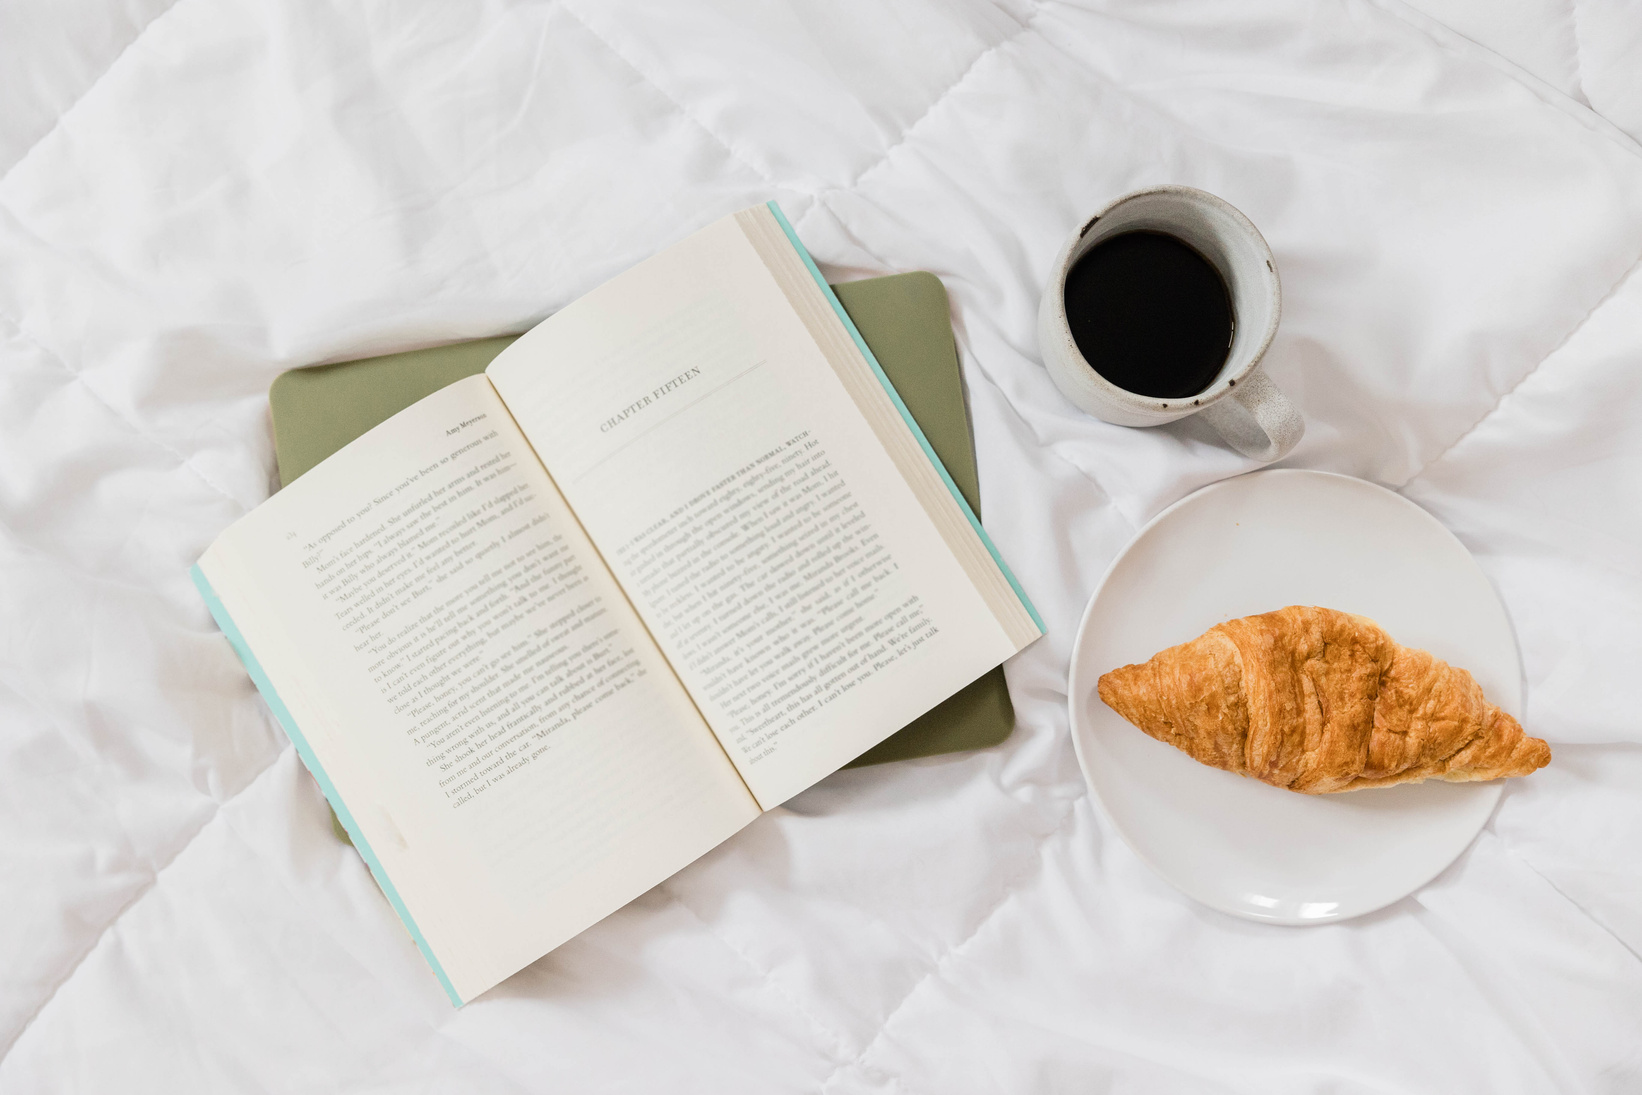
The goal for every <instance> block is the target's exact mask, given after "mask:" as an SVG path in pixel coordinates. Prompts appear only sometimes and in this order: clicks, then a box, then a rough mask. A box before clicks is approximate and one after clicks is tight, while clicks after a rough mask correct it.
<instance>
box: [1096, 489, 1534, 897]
mask: <svg viewBox="0 0 1642 1095" xmlns="http://www.w3.org/2000/svg"><path fill="white" fill-rule="evenodd" d="M1268 476H1280V477H1284V478H1289V477H1303V478H1322V479H1334V480H1344V481H1346V482H1349V483H1352V484H1354V485H1355V487H1356V488H1361V487H1367V488H1369V489H1370V490H1372V491H1376V492H1378V493H1380V494H1383V495H1387V496H1389V497H1391V498H1393V499H1395V500H1396V501H1397V502H1398V503H1400V504H1402V505H1403V506H1405V507H1408V508H1411V509H1413V510H1414V511H1415V512H1416V513H1418V514H1419V515H1420V516H1421V517H1423V518H1425V520H1426V521H1428V522H1430V523H1431V524H1434V525H1435V526H1436V527H1437V528H1439V529H1441V530H1442V532H1443V534H1444V535H1446V536H1447V537H1448V538H1449V539H1451V540H1452V541H1453V542H1454V543H1455V544H1456V545H1458V546H1459V547H1460V548H1461V550H1463V551H1464V552H1465V555H1466V557H1467V558H1468V559H1470V560H1471V563H1472V565H1473V566H1477V565H1478V564H1477V562H1476V557H1475V556H1474V555H1472V554H1471V549H1470V548H1467V547H1466V546H1465V544H1464V542H1462V541H1461V540H1460V538H1459V537H1458V536H1456V535H1454V532H1453V530H1452V529H1450V528H1449V527H1448V526H1447V525H1445V524H1443V523H1442V522H1441V521H1439V520H1438V519H1437V518H1436V516H1435V515H1434V514H1432V513H1431V512H1430V511H1428V510H1426V509H1425V508H1424V507H1423V506H1421V505H1420V504H1419V503H1417V502H1414V501H1412V500H1411V499H1408V498H1405V497H1403V496H1402V495H1401V494H1398V493H1397V492H1396V491H1394V490H1391V489H1390V488H1388V487H1384V486H1381V485H1380V484H1378V483H1375V482H1372V481H1370V480H1367V479H1362V478H1359V477H1358V476H1355V475H1346V474H1343V473H1341V472H1334V471H1323V470H1321V469H1316V468H1256V469H1254V470H1253V471H1248V472H1243V473H1241V474H1239V475H1230V476H1227V477H1226V478H1224V479H1217V480H1215V481H1214V482H1212V483H1206V484H1204V485H1203V486H1201V487H1198V488H1197V489H1196V490H1192V491H1188V492H1187V493H1186V494H1184V495H1182V496H1181V497H1179V498H1177V499H1175V501H1173V502H1171V503H1170V504H1169V505H1167V506H1165V507H1164V508H1163V509H1161V510H1159V511H1158V512H1157V513H1156V514H1154V515H1153V516H1152V518H1151V520H1149V521H1147V522H1146V523H1145V524H1144V525H1142V526H1141V527H1140V528H1139V529H1137V530H1136V531H1135V534H1134V535H1133V536H1131V537H1130V538H1129V542H1128V543H1127V544H1124V545H1123V547H1122V549H1121V550H1119V551H1118V553H1117V554H1116V555H1114V556H1113V557H1112V561H1111V562H1110V563H1108V564H1107V566H1106V569H1105V571H1104V572H1102V574H1101V576H1100V581H1098V582H1096V583H1095V588H1094V590H1093V591H1092V592H1091V593H1090V594H1089V601H1088V603H1087V604H1085V605H1084V608H1083V613H1082V615H1081V616H1079V618H1078V628H1077V633H1076V634H1075V635H1074V636H1073V639H1072V653H1071V660H1070V665H1069V666H1068V669H1067V682H1066V683H1067V687H1066V715H1067V730H1068V733H1069V734H1070V736H1071V738H1072V752H1073V754H1074V755H1075V756H1076V757H1077V761H1078V771H1079V773H1080V774H1081V775H1082V776H1083V785H1084V788H1085V790H1087V791H1088V793H1089V798H1090V799H1091V800H1092V801H1093V803H1094V806H1095V809H1096V810H1097V811H1098V812H1099V814H1100V817H1101V818H1102V820H1104V821H1106V822H1107V823H1108V824H1109V825H1111V827H1112V829H1113V830H1114V831H1115V832H1116V833H1117V834H1118V836H1119V837H1121V838H1122V840H1123V843H1124V845H1125V846H1127V847H1128V849H1129V851H1130V852H1132V853H1133V854H1134V855H1135V856H1136V858H1138V859H1139V860H1140V861H1141V862H1142V863H1144V864H1145V865H1146V866H1147V868H1149V869H1150V870H1151V871H1152V873H1154V874H1155V875H1157V876H1158V877H1159V878H1160V879H1162V880H1163V882H1165V883H1167V884H1168V885H1169V886H1170V887H1172V888H1173V889H1175V890H1177V891H1179V892H1180V893H1182V894H1184V895H1185V896H1186V897H1188V898H1190V899H1191V900H1192V901H1194V902H1196V903H1198V904H1199V905H1202V906H1205V907H1207V908H1210V909H1213V910H1215V911H1216V912H1220V913H1224V914H1226V915H1227V916H1235V917H1237V918H1238V919H1240V920H1245V921H1248V922H1250V923H1255V924H1271V925H1276V926H1281V927H1318V926H1321V925H1324V924H1339V923H1342V922H1344V921H1347V920H1353V919H1356V918H1357V917H1361V916H1367V915H1369V914H1370V913H1376V912H1379V911H1380V910H1381V909H1384V908H1387V907H1389V906H1391V905H1394V904H1396V903H1397V902H1398V901H1401V900H1403V899H1404V898H1405V897H1408V896H1409V895H1411V894H1414V893H1417V892H1419V891H1420V890H1421V889H1424V888H1425V887H1426V886H1428V885H1429V884H1430V883H1431V881H1432V880H1433V879H1435V878H1436V877H1437V876H1438V875H1440V874H1442V873H1443V872H1444V871H1446V870H1447V869H1448V868H1449V867H1452V866H1453V865H1454V864H1455V863H1456V862H1458V861H1459V859H1460V857H1461V856H1463V855H1464V854H1465V853H1466V852H1468V851H1470V850H1471V846H1472V845H1473V844H1475V843H1476V841H1477V837H1478V836H1480V835H1481V834H1482V831H1483V830H1484V829H1486V828H1487V827H1488V823H1489V822H1490V821H1491V820H1492V819H1493V817H1494V813H1495V812H1496V811H1497V810H1498V809H1499V801H1500V797H1501V795H1502V794H1503V793H1504V790H1505V789H1504V786H1503V781H1502V780H1489V781H1486V782H1477V783H1472V784H1470V786H1472V787H1475V788H1476V789H1477V790H1478V791H1481V792H1483V793H1484V794H1486V795H1487V796H1488V809H1487V810H1486V811H1484V812H1483V813H1482V820H1481V821H1480V822H1479V823H1478V825H1477V827H1476V830H1475V831H1474V832H1472V833H1471V835H1470V837H1469V838H1468V839H1467V840H1466V841H1465V842H1464V843H1463V844H1461V845H1460V846H1459V848H1458V850H1457V851H1455V853H1454V855H1453V856H1452V857H1451V858H1450V859H1448V860H1446V861H1444V862H1443V863H1441V864H1440V865H1438V866H1437V867H1436V868H1435V869H1434V870H1433V871H1431V872H1430V874H1429V875H1426V876H1425V877H1423V878H1421V879H1419V881H1418V882H1416V883H1414V884H1413V885H1411V886H1409V887H1408V888H1407V889H1405V890H1403V891H1402V892H1400V893H1397V894H1394V895H1392V896H1391V897H1388V898H1386V899H1385V900H1384V901H1379V902H1377V903H1370V904H1368V905H1365V906H1364V907H1362V908H1356V909H1353V910H1352V911H1350V912H1346V913H1330V914H1328V915H1325V916H1314V917H1304V918H1301V917H1295V916H1284V915H1278V914H1274V913H1261V912H1257V911H1254V910H1252V909H1247V908H1239V907H1230V906H1228V905H1226V904H1223V903H1221V902H1218V901H1215V900H1213V899H1211V898H1209V897H1206V896H1204V895H1202V894H1199V893H1196V892H1194V891H1193V890H1191V889H1188V888H1187V887H1186V886H1185V885H1182V884H1181V882H1179V881H1178V880H1177V879H1176V877H1175V875H1174V874H1173V873H1172V872H1170V871H1167V870H1165V869H1164V868H1163V867H1162V866H1161V865H1160V864H1158V863H1157V862H1155V861H1154V860H1153V858H1152V857H1151V856H1150V855H1148V854H1147V853H1146V852H1145V851H1143V850H1142V849H1141V845H1140V844H1139V843H1137V842H1136V841H1135V840H1134V839H1132V838H1131V837H1130V835H1129V832H1128V829H1127V828H1126V827H1125V826H1124V824H1123V823H1122V822H1121V821H1120V820H1119V819H1118V818H1117V816H1116V815H1115V814H1114V813H1113V812H1112V810H1111V809H1109V808H1108V807H1107V805H1106V801H1105V799H1104V798H1103V797H1102V795H1101V793H1100V790H1099V788H1098V787H1097V786H1096V784H1095V780H1094V778H1093V777H1092V776H1091V775H1090V771H1089V769H1090V764H1089V759H1088V757H1087V756H1085V754H1084V748H1083V744H1082V740H1081V739H1082V734H1081V733H1080V732H1079V729H1078V727H1079V724H1080V723H1081V722H1083V721H1084V720H1083V719H1081V718H1080V717H1079V715H1078V702H1077V698H1078V697H1079V696H1081V695H1083V693H1084V692H1085V691H1086V689H1085V688H1082V687H1080V683H1081V677H1082V676H1083V675H1084V674H1086V673H1088V672H1092V670H1084V671H1083V674H1080V672H1079V670H1080V667H1081V666H1082V665H1083V659H1082V657H1081V655H1082V652H1083V641H1084V638H1085V636H1087V635H1088V633H1089V618H1090V616H1091V615H1092V614H1093V612H1094V610H1095V605H1096V603H1097V602H1098V601H1099V600H1100V595H1101V593H1102V592H1103V591H1104V590H1105V589H1106V585H1107V583H1108V582H1109V581H1110V580H1111V578H1112V575H1113V574H1115V573H1116V572H1117V568H1118V567H1119V566H1120V565H1122V563H1123V561H1124V559H1126V558H1127V557H1128V555H1129V553H1130V552H1131V551H1134V550H1135V549H1136V548H1137V547H1138V546H1139V544H1140V542H1141V540H1143V539H1144V538H1145V536H1146V534H1147V533H1148V532H1150V531H1151V530H1152V528H1153V526H1155V525H1157V524H1159V523H1161V522H1162V521H1163V520H1164V519H1165V518H1167V517H1168V516H1169V515H1170V514H1172V513H1173V512H1174V511H1175V510H1177V509H1179V508H1181V507H1182V506H1184V505H1186V504H1187V503H1188V502H1192V501H1194V500H1195V499H1197V498H1199V497H1200V496H1207V495H1208V494H1211V493H1214V492H1217V491H1220V490H1222V489H1228V488H1229V487H1230V485H1231V484H1234V483H1240V482H1242V481H1244V480H1247V479H1254V478H1260V477H1268ZM1478 570H1479V571H1480V570H1481V567H1480V566H1478ZM1483 577H1484V579H1485V580H1488V585H1489V588H1490V590H1492V591H1493V593H1494V600H1495V602H1496V603H1497V604H1498V605H1499V608H1500V614H1501V616H1502V617H1504V619H1505V621H1506V626H1507V634H1508V635H1509V636H1510V639H1511V647H1512V650H1513V651H1514V652H1515V654H1516V679H1515V686H1516V693H1517V694H1516V697H1515V699H1516V704H1515V706H1516V707H1518V708H1519V709H1520V708H1521V706H1522V703H1523V699H1524V697H1523V692H1522V647H1521V644H1520V643H1518V642H1517V636H1516V628H1515V627H1514V626H1512V625H1511V619H1510V613H1509V612H1508V611H1506V610H1505V605H1504V603H1503V602H1502V601H1500V599H1499V593H1498V591H1497V590H1494V589H1493V582H1492V580H1491V579H1488V578H1487V575H1486V574H1483ZM1086 732H1091V733H1092V731H1086Z"/></svg>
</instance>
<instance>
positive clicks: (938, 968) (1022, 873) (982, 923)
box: [821, 796, 1082, 1091]
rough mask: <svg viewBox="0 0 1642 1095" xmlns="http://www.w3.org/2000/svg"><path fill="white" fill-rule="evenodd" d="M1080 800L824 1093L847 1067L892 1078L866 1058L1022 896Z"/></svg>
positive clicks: (833, 1076) (828, 1080) (835, 1072)
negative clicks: (903, 1013) (922, 994)
mask: <svg viewBox="0 0 1642 1095" xmlns="http://www.w3.org/2000/svg"><path fill="white" fill-rule="evenodd" d="M1080 797H1082V796H1076V797H1073V798H1069V799H1067V801H1066V807H1065V809H1064V810H1062V811H1061V815H1060V817H1058V818H1056V819H1055V823H1054V824H1053V825H1051V826H1050V827H1049V828H1048V829H1046V830H1045V831H1044V832H1043V834H1042V835H1040V836H1039V837H1038V839H1037V841H1036V842H1035V843H1034V844H1033V845H1032V853H1031V855H1030V856H1025V857H1023V860H1024V862H1023V863H1022V865H1021V868H1020V870H1019V871H1018V872H1017V873H1016V874H1015V875H1014V876H1013V877H1012V878H1010V880H1009V882H1008V883H1007V884H1006V885H1005V886H1004V892H1003V896H1002V897H1000V898H999V899H998V901H997V904H995V905H993V906H992V908H991V909H989V910H988V911H987V912H986V914H985V915H984V916H982V917H981V919H980V920H979V921H978V922H977V923H976V925H975V927H974V930H972V931H971V932H970V933H969V934H968V935H966V936H964V938H963V939H962V940H960V941H959V942H957V943H954V944H953V945H952V946H950V947H948V948H947V950H946V953H945V954H943V955H941V957H940V958H939V959H937V960H936V962H935V964H934V965H933V966H932V967H930V970H929V972H928V973H926V974H924V975H923V976H922V977H920V978H919V979H918V981H917V982H916V983H915V984H914V985H913V986H912V988H910V989H908V990H907V993H906V995H905V996H903V997H901V1000H900V1002H899V1003H898V1004H896V1005H895V1007H894V1008H892V1009H891V1010H890V1012H889V1014H888V1015H886V1016H884V1018H883V1021H882V1022H880V1023H879V1024H878V1033H877V1034H876V1035H874V1036H873V1039H872V1041H870V1042H868V1043H867V1045H866V1048H864V1049H863V1050H861V1052H860V1053H858V1054H856V1055H855V1058H854V1059H853V1060H850V1061H846V1062H844V1063H843V1064H840V1065H839V1066H838V1067H837V1068H835V1069H833V1070H832V1073H831V1074H830V1075H829V1076H828V1077H827V1078H826V1079H825V1080H823V1081H822V1082H821V1090H823V1091H825V1090H826V1089H827V1088H828V1087H829V1086H830V1085H831V1084H832V1083H833V1082H834V1081H835V1080H837V1079H838V1077H839V1075H840V1074H841V1073H842V1072H843V1071H844V1070H845V1069H846V1068H852V1067H853V1068H867V1069H871V1070H872V1071H874V1072H877V1073H878V1074H880V1075H883V1076H890V1074H889V1073H887V1072H885V1071H884V1070H883V1069H881V1068H878V1067H877V1066H874V1065H870V1064H868V1063H867V1057H868V1056H869V1055H871V1054H872V1052H873V1051H874V1050H875V1049H877V1048H878V1044H879V1043H880V1042H882V1041H883V1040H884V1037H885V1035H887V1034H888V1033H889V1026H890V1024H891V1023H893V1022H894V1021H895V1017H896V1016H897V1015H899V1014H901V1011H902V1010H903V1009H904V1008H905V1007H906V1006H907V1004H908V1003H910V1002H911V1001H912V998H913V997H914V996H916V995H918V990H919V989H921V988H923V987H924V986H925V985H926V984H928V983H929V981H930V979H931V978H934V977H937V976H940V975H941V974H942V972H943V971H944V970H945V969H946V968H947V966H948V965H949V964H950V963H951V962H952V961H953V960H954V959H956V958H959V957H961V952H962V951H963V950H964V948H965V947H967V946H969V944H970V943H972V942H974V941H975V939H977V938H978V937H979V936H980V934H981V933H982V932H983V931H985V930H986V928H987V926H988V925H989V924H991V923H992V921H993V920H994V919H996V918H997V916H998V914H999V913H1001V912H1002V911H1003V910H1004V909H1005V908H1006V907H1008V905H1009V902H1010V901H1011V900H1012V899H1014V898H1015V897H1016V896H1018V895H1019V893H1020V890H1021V887H1022V886H1023V885H1024V884H1025V883H1026V881H1027V880H1028V878H1029V877H1030V876H1031V874H1032V865H1033V863H1035V862H1038V861H1039V860H1041V858H1042V855H1043V848H1044V845H1046V844H1048V843H1049V840H1050V838H1051V837H1053V836H1054V835H1055V834H1056V833H1058V832H1060V830H1061V828H1062V827H1063V826H1064V825H1065V824H1066V822H1067V821H1068V820H1069V819H1070V818H1071V816H1072V812H1073V811H1074V810H1075V809H1076V808H1077V804H1078V800H1079V798H1080ZM894 1078H895V1079H896V1080H897V1081H898V1082H902V1083H903V1086H904V1081H900V1078H899V1077H894Z"/></svg>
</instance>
